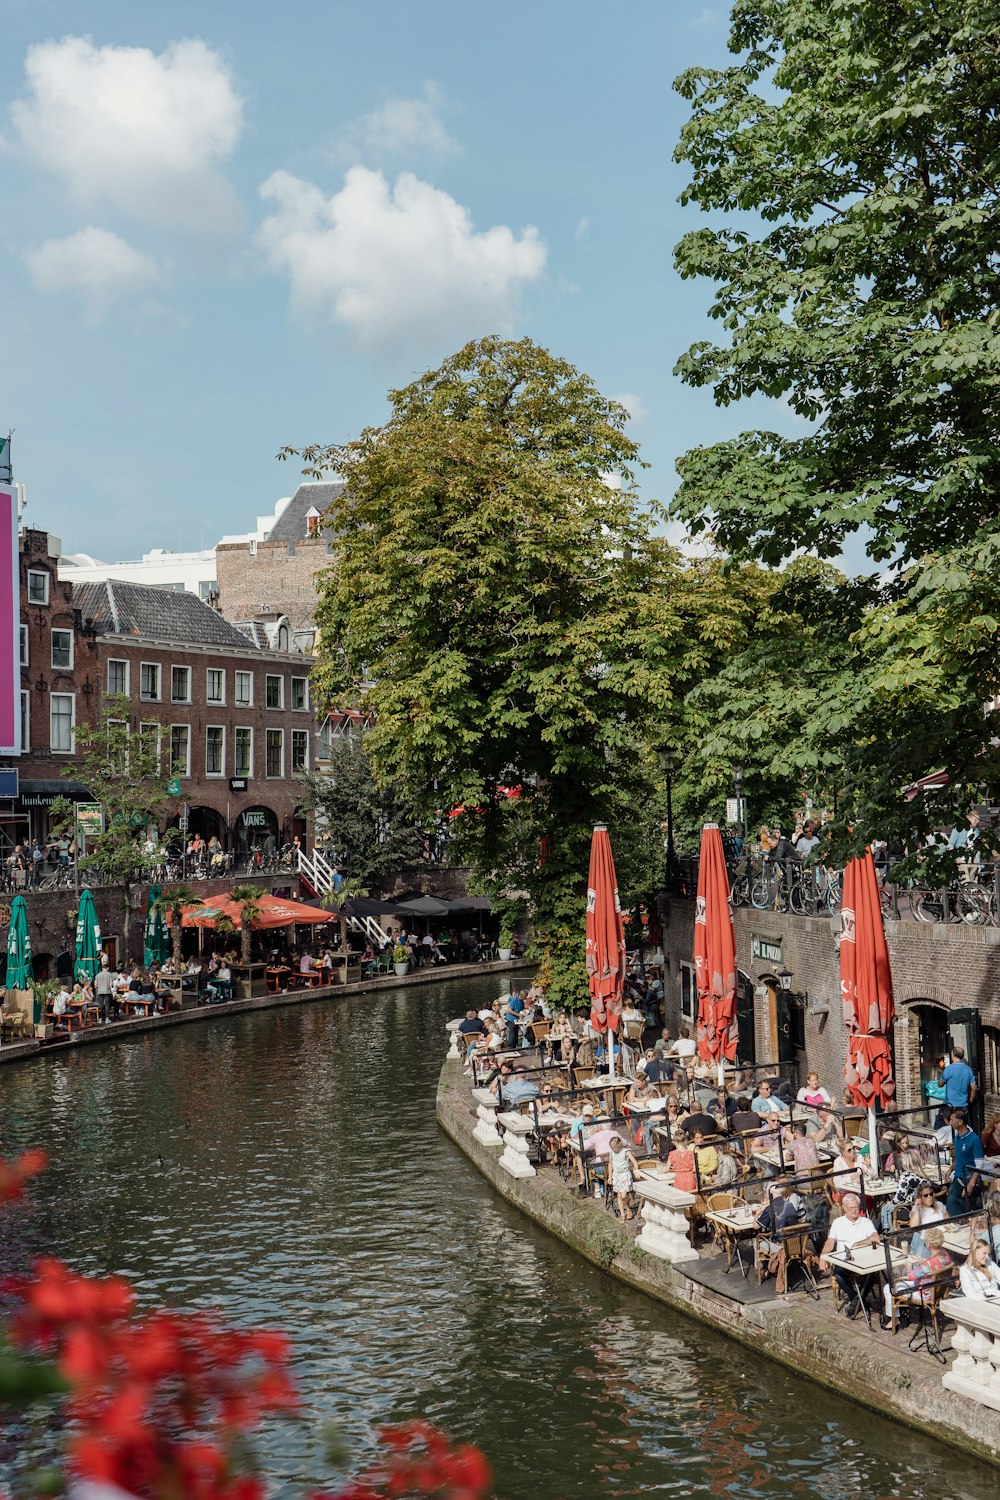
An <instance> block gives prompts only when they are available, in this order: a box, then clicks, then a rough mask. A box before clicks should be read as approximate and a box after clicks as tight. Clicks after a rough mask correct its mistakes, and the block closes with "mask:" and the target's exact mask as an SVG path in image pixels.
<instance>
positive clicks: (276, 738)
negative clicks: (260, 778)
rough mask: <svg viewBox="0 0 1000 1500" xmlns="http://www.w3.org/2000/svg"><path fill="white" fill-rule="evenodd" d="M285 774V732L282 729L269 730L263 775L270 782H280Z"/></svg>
mask: <svg viewBox="0 0 1000 1500" xmlns="http://www.w3.org/2000/svg"><path fill="white" fill-rule="evenodd" d="M284 774H285V731H284V730H283V729H269V730H268V731H267V762H266V767H265V775H267V776H268V777H270V779H271V780H272V781H280V780H281V778H282V776H283V775H284Z"/></svg>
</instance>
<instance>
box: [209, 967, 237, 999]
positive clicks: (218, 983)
mask: <svg viewBox="0 0 1000 1500" xmlns="http://www.w3.org/2000/svg"><path fill="white" fill-rule="evenodd" d="M232 998H233V972H232V970H231V969H230V967H229V965H228V964H226V963H224V964H221V965H220V966H219V968H218V969H217V970H216V972H215V973H214V974H213V975H212V977H211V979H210V980H209V982H208V999H209V1004H211V1005H217V1004H218V1003H219V1001H220V1000H231V999H232Z"/></svg>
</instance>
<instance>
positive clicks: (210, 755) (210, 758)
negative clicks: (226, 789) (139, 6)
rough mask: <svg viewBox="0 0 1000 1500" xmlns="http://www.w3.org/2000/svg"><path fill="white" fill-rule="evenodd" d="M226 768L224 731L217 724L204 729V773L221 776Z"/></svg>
mask: <svg viewBox="0 0 1000 1500" xmlns="http://www.w3.org/2000/svg"><path fill="white" fill-rule="evenodd" d="M225 769H226V731H225V730H224V729H222V728H221V727H220V726H219V725H218V724H209V726H208V728H207V729H206V730H205V775H206V776H221V775H222V774H223V772H224V771H225Z"/></svg>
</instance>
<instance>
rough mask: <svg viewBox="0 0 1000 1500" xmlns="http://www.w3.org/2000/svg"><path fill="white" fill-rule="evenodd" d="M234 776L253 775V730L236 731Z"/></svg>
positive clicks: (234, 732) (234, 731)
mask: <svg viewBox="0 0 1000 1500" xmlns="http://www.w3.org/2000/svg"><path fill="white" fill-rule="evenodd" d="M233 734H234V736H235V741H234V751H233V775H234V776H252V775H253V730H252V729H242V728H239V729H234V730H233Z"/></svg>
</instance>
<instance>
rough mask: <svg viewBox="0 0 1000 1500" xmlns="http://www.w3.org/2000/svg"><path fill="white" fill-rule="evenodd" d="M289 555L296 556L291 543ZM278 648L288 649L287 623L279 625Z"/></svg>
mask: <svg viewBox="0 0 1000 1500" xmlns="http://www.w3.org/2000/svg"><path fill="white" fill-rule="evenodd" d="M289 555H290V556H292V557H294V556H295V554H294V552H292V550H291V544H289ZM278 650H279V651H287V650H288V626H287V625H279V626H278Z"/></svg>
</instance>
